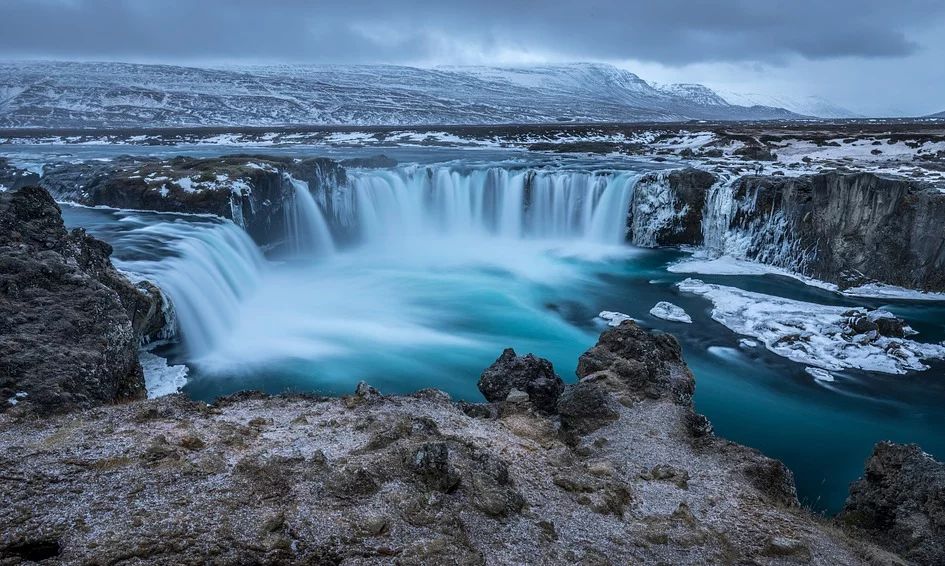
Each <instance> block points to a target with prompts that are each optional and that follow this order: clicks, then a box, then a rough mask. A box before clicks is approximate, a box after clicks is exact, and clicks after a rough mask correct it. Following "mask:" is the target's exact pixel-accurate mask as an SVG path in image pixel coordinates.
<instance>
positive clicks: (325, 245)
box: [285, 177, 335, 257]
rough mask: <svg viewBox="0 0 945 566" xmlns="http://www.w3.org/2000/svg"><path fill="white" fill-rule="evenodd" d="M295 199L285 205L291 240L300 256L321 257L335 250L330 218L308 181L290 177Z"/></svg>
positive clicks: (287, 234) (288, 233)
mask: <svg viewBox="0 0 945 566" xmlns="http://www.w3.org/2000/svg"><path fill="white" fill-rule="evenodd" d="M288 180H289V182H290V183H291V185H292V202H291V204H290V205H289V206H286V207H285V225H286V236H287V243H288V246H289V249H290V250H291V252H292V253H293V254H294V255H296V256H305V257H318V256H325V255H328V254H331V253H333V252H334V251H335V244H334V241H333V240H332V236H331V231H330V230H329V229H328V222H326V221H325V217H324V215H323V214H322V211H321V209H320V208H319V206H318V204H317V203H316V202H315V199H314V197H312V193H311V192H310V191H309V186H308V183H306V182H305V181H300V180H298V179H293V178H292V177H289V178H288Z"/></svg>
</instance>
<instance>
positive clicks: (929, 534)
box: [840, 442, 945, 565]
mask: <svg viewBox="0 0 945 566" xmlns="http://www.w3.org/2000/svg"><path fill="white" fill-rule="evenodd" d="M840 520H841V521H843V522H845V523H847V524H849V525H853V526H854V527H857V528H858V529H861V530H863V531H865V532H866V533H867V534H868V535H869V536H870V537H871V538H872V539H873V540H874V541H875V542H876V543H877V544H879V545H881V546H884V547H886V548H888V549H889V550H891V551H893V552H896V553H898V554H900V555H902V556H903V557H904V558H906V559H908V560H910V561H913V562H915V563H916V564H928V565H932V564H945V464H943V463H941V462H937V461H935V460H934V459H933V458H932V457H931V456H929V455H928V454H926V453H924V452H922V449H920V448H919V447H918V446H916V445H915V444H907V445H904V444H895V443H893V442H880V443H879V444H877V445H876V446H875V447H874V448H873V454H872V455H871V456H870V458H869V460H867V462H866V470H865V473H864V474H863V477H862V478H860V479H859V480H857V481H856V482H854V483H853V484H852V485H851V486H850V496H849V497H848V498H847V501H846V503H845V504H844V506H843V510H842V511H841V512H840Z"/></svg>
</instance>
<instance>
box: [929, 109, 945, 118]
mask: <svg viewBox="0 0 945 566" xmlns="http://www.w3.org/2000/svg"><path fill="white" fill-rule="evenodd" d="M929 118H945V110H943V111H941V112H939V113H938V114H932V115H931V116H929Z"/></svg>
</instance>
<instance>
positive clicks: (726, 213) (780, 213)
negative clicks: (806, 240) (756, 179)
mask: <svg viewBox="0 0 945 566" xmlns="http://www.w3.org/2000/svg"><path fill="white" fill-rule="evenodd" d="M735 180H736V178H731V179H724V180H722V181H720V182H718V183H716V184H715V185H713V186H712V188H711V189H710V190H709V193H708V194H707V195H706V203H705V212H704V215H703V221H702V234H703V238H704V242H705V243H704V245H705V249H706V250H707V251H708V253H709V255H710V256H714V257H718V256H720V255H728V256H732V257H734V258H738V259H746V260H751V261H757V262H761V263H765V264H769V265H775V266H778V267H783V268H786V269H791V270H795V271H803V269H804V266H805V265H806V264H807V263H808V262H810V261H812V260H813V259H814V251H813V250H804V249H801V248H800V247H799V245H798V239H797V238H795V237H794V235H793V232H792V230H793V228H792V223H791V222H790V221H789V216H788V214H787V213H786V212H785V211H784V210H783V209H780V208H772V209H764V208H762V207H759V204H758V196H759V193H758V188H757V187H750V186H749V187H747V188H745V189H744V190H741V191H739V195H738V196H736V195H735V187H734V185H735Z"/></svg>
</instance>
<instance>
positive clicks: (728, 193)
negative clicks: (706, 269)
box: [702, 177, 736, 256]
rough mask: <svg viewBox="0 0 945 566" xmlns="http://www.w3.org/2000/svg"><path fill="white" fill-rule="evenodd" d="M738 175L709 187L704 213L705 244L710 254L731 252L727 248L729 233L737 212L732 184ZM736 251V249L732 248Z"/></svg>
mask: <svg viewBox="0 0 945 566" xmlns="http://www.w3.org/2000/svg"><path fill="white" fill-rule="evenodd" d="M735 179H736V177H732V178H729V179H722V180H720V181H719V182H717V183H715V184H713V185H712V187H710V188H709V192H708V194H707V195H706V198H705V208H704V209H703V210H704V212H703V213H702V239H703V242H704V243H703V245H704V246H705V248H706V250H708V252H709V254H710V255H713V256H720V255H723V254H725V253H731V252H730V251H729V250H728V249H727V247H728V246H727V242H726V240H727V235H728V231H729V226H730V225H731V223H732V215H733V214H734V212H735V205H734V194H733V188H732V184H733V183H734V182H735ZM732 251H734V250H732Z"/></svg>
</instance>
